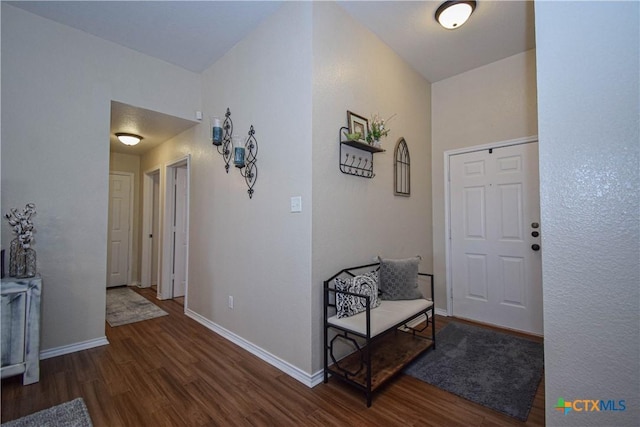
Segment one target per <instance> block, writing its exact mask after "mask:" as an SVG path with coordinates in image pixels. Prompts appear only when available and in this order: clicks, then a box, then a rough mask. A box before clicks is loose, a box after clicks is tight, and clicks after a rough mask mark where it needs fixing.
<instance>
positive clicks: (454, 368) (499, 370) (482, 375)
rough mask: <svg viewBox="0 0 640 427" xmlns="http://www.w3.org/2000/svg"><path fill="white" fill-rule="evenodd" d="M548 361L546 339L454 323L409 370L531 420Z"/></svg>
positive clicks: (459, 393)
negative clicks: (544, 365)
mask: <svg viewBox="0 0 640 427" xmlns="http://www.w3.org/2000/svg"><path fill="white" fill-rule="evenodd" d="M543 363H544V352H543V346H542V344H540V343H536V342H533V341H530V340H527V339H524V338H519V337H515V336H512V335H507V334H504V333H501V332H497V331H493V330H489V329H485V328H480V327H476V326H471V325H467V324H463V323H449V324H448V325H447V326H445V327H444V328H442V330H441V331H440V332H438V334H437V335H436V349H435V350H431V351H428V352H427V353H425V354H424V355H422V356H421V357H419V358H417V359H416V360H415V361H414V362H413V363H411V364H410V365H409V366H407V368H405V370H404V373H405V374H408V375H411V376H412V377H415V378H417V379H419V380H422V381H424V382H427V383H429V384H433V385H434V386H436V387H438V388H441V389H443V390H446V391H449V392H451V393H453V394H456V395H458V396H461V397H464V398H465V399H468V400H470V401H472V402H476V403H479V404H480V405H483V406H486V407H488V408H491V409H494V410H496V411H499V412H502V413H504V414H507V415H509V416H511V417H514V418H517V419H519V420H521V421H526V419H527V417H528V416H529V411H530V409H531V404H532V403H533V398H534V397H535V394H536V390H537V388H538V384H539V383H540V379H541V378H542V370H543Z"/></svg>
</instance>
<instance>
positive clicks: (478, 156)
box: [449, 142, 543, 335]
mask: <svg viewBox="0 0 640 427" xmlns="http://www.w3.org/2000/svg"><path fill="white" fill-rule="evenodd" d="M449 171H450V183H449V185H450V197H451V199H450V200H451V201H450V203H451V205H450V213H451V219H450V225H451V232H450V236H451V278H452V291H453V315H454V316H456V317H461V318H466V319H471V320H476V321H480V322H484V323H490V324H495V325H499V326H502V327H506V328H510V329H516V330H521V331H526V332H530V333H534V334H539V335H542V331H543V330H542V266H541V254H540V247H539V245H540V240H541V239H540V234H539V233H540V232H541V231H540V225H539V222H540V193H539V178H538V144H537V143H536V142H532V143H527V144H519V145H512V146H507V147H500V148H494V149H491V150H488V149H485V150H482V151H475V152H470V153H464V154H457V155H453V156H450V164H449Z"/></svg>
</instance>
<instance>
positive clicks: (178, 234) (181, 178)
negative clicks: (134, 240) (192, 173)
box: [173, 167, 188, 298]
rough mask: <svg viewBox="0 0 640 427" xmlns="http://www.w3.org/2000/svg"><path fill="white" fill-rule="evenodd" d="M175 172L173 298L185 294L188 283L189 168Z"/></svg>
mask: <svg viewBox="0 0 640 427" xmlns="http://www.w3.org/2000/svg"><path fill="white" fill-rule="evenodd" d="M174 171H175V180H174V182H175V198H174V200H175V206H174V221H173V238H174V250H173V297H174V298H175V297H182V296H184V294H185V289H186V283H187V233H188V229H187V224H188V222H187V218H188V208H187V168H186V167H178V168H175V169H174Z"/></svg>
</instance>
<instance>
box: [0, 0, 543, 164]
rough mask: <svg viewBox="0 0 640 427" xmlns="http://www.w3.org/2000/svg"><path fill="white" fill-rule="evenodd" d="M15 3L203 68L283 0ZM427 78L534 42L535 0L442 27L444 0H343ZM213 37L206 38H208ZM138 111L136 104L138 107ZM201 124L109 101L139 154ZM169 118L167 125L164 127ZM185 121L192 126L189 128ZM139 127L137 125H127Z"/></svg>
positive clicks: (494, 4)
mask: <svg viewBox="0 0 640 427" xmlns="http://www.w3.org/2000/svg"><path fill="white" fill-rule="evenodd" d="M9 3H10V4H12V5H14V6H17V7H19V8H22V9H24V10H27V11H29V12H32V13H35V14H37V15H40V16H42V17H45V18H48V19H51V20H54V21H57V22H60V23H62V24H65V25H68V26H71V27H74V28H77V29H80V30H82V31H85V32H87V33H90V34H93V35H95V36H97V37H100V38H103V39H105V40H109V41H112V42H114V43H117V44H119V45H122V46H125V47H128V48H130V49H133V50H136V51H138V52H141V53H144V54H147V55H150V56H153V57H156V58H158V59H162V60H164V61H167V62H170V63H172V64H175V65H178V66H180V67H182V68H185V69H187V70H190V71H193V72H197V73H200V72H202V71H204V70H205V69H207V68H208V67H210V66H211V65H212V64H213V63H215V62H216V61H217V60H218V59H220V58H221V57H222V56H223V55H224V54H225V53H226V52H227V51H229V50H230V49H231V48H232V47H233V46H235V45H236V44H237V43H238V42H239V41H240V40H242V39H243V38H244V37H246V36H247V35H248V34H249V33H250V32H251V31H252V30H253V29H254V28H256V26H257V25H259V23H260V22H262V21H263V20H264V19H265V18H267V17H268V16H269V15H270V14H272V13H273V12H274V11H275V10H276V9H278V7H280V5H281V4H282V3H283V2H280V1H16V2H9ZM337 3H338V4H339V5H340V6H341V7H342V8H343V9H344V10H345V11H346V12H347V13H348V14H349V15H351V16H352V17H353V18H354V19H355V20H357V21H359V22H360V23H361V24H362V25H364V26H366V27H367V28H369V30H371V31H372V32H373V33H375V34H376V35H377V36H378V37H379V38H380V39H381V40H383V41H384V42H385V43H386V44H388V45H389V46H390V47H391V48H392V49H393V50H394V51H396V52H397V53H398V55H400V56H401V57H402V58H404V60H405V61H407V62H408V63H409V64H411V65H412V66H413V67H414V68H415V69H416V70H417V71H418V72H419V73H420V74H421V75H422V76H424V77H425V78H426V79H427V80H428V81H430V82H432V83H435V82H437V81H440V80H443V79H446V78H448V77H451V76H454V75H457V74H460V73H463V72H465V71H469V70H471V69H474V68H477V67H480V66H483V65H487V64H490V63H492V62H495V61H497V60H500V59H503V58H506V57H509V56H512V55H515V54H517V53H520V52H524V51H526V50H529V49H532V48H534V47H535V34H534V10H533V1H507V0H498V1H488V0H487V1H484V0H479V1H478V2H477V7H476V10H475V11H474V13H473V15H472V16H471V18H470V19H469V21H468V22H467V23H466V24H465V25H464V26H462V27H460V28H458V29H456V30H445V29H443V28H442V27H440V26H439V25H438V24H437V22H436V21H435V18H434V15H435V11H436V9H437V8H438V6H439V5H440V4H441V3H442V2H441V1H339V2H337ZM207 41H209V42H207ZM136 110H139V111H137V112H136ZM195 123H196V122H190V121H187V120H182V119H177V120H176V118H175V117H172V116H167V115H164V114H160V113H155V112H153V111H149V110H143V109H137V108H136V107H132V106H127V105H125V104H120V103H113V104H112V117H111V125H112V129H111V130H112V134H113V133H115V132H132V133H139V134H141V135H142V136H144V137H145V140H144V141H143V142H144V144H143V143H140V144H139V145H138V146H137V147H138V148H135V147H133V148H127V147H120V145H121V144H119V143H115V144H114V142H113V140H115V137H113V135H112V141H111V146H112V147H113V149H114V150H116V151H123V148H127V150H126V151H123V152H128V153H132V152H135V153H142V152H144V150H145V149H149V148H150V146H155V145H157V144H160V143H162V142H164V141H166V140H167V139H169V138H171V137H173V136H175V135H177V134H178V133H180V132H182V131H184V130H185V129H186V128H185V126H186V125H187V124H189V126H193V125H194V124H195ZM163 124H165V126H164V127H163V126H162V125H163ZM189 126H187V127H189ZM133 128H136V129H139V130H137V131H133V130H127V129H133Z"/></svg>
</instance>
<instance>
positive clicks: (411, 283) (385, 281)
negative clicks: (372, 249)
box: [378, 256, 422, 300]
mask: <svg viewBox="0 0 640 427" xmlns="http://www.w3.org/2000/svg"><path fill="white" fill-rule="evenodd" d="M378 260H379V261H380V270H379V272H378V275H379V283H378V287H379V288H380V291H381V292H382V293H381V295H380V298H381V299H383V300H403V299H418V298H422V294H421V293H420V291H419V290H418V264H419V263H420V260H421V257H420V256H416V257H413V258H404V259H383V258H380V257H378Z"/></svg>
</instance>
